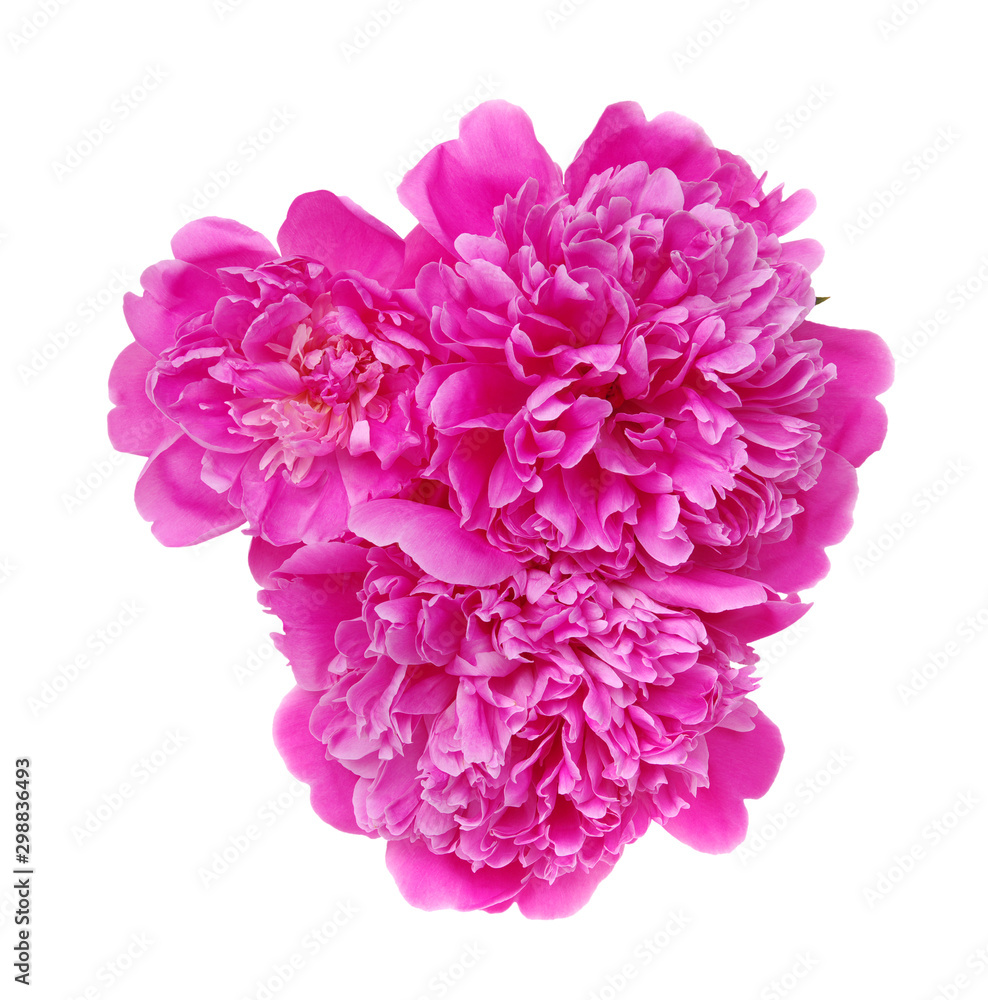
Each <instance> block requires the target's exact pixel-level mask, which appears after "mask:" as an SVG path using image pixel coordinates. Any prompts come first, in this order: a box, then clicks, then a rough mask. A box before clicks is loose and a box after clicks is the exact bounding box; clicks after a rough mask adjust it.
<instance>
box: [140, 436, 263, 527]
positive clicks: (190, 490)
mask: <svg viewBox="0 0 988 1000" xmlns="http://www.w3.org/2000/svg"><path fill="white" fill-rule="evenodd" d="M202 456H203V449H202V448H201V446H199V445H197V444H196V443H195V442H194V441H192V440H191V438H188V437H186V436H185V435H184V434H180V435H179V436H178V437H176V438H175V439H174V440H173V441H170V442H169V441H168V440H167V439H166V440H165V441H164V442H162V444H161V446H159V448H158V449H157V450H156V451H155V452H154V454H153V455H152V456H151V457H150V458H149V459H148V461H147V463H146V464H145V466H144V469H143V471H142V472H141V475H140V478H139V479H138V480H137V487H136V489H135V490H134V499H135V500H136V502H137V509H138V511H139V512H140V515H141V517H143V518H144V520H145V521H151V522H153V524H152V528H151V531H152V532H153V534H154V537H155V538H157V539H158V541H159V542H161V543H162V545H195V544H196V543H197V542H204V541H206V540H207V539H209V538H214V537H215V536H216V535H222V534H223V533H224V532H226V531H229V530H230V529H231V528H236V527H237V526H238V525H241V524H243V523H244V515H243V513H242V512H241V511H240V510H238V509H237V508H236V507H233V506H232V505H231V504H230V503H229V502H228V501H227V499H226V497H225V496H224V495H223V494H221V493H215V492H214V491H213V490H211V489H210V488H209V487H208V486H207V485H206V484H205V483H204V482H203V481H202V479H201V478H200V476H199V473H200V470H201V467H202Z"/></svg>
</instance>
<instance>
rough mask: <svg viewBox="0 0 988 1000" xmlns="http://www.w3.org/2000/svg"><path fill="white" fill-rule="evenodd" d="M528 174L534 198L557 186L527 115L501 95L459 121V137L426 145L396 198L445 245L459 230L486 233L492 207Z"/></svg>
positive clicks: (556, 173)
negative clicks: (534, 186) (535, 192)
mask: <svg viewBox="0 0 988 1000" xmlns="http://www.w3.org/2000/svg"><path fill="white" fill-rule="evenodd" d="M530 178H535V180H536V181H538V184H539V200H540V201H541V202H543V203H544V204H548V203H549V202H551V201H552V200H553V199H554V198H555V197H556V196H557V195H559V194H560V193H561V192H562V177H561V174H560V170H559V167H557V166H556V164H555V163H553V161H552V159H551V158H550V156H549V154H548V153H547V152H546V151H545V150H544V149H543V148H542V146H541V144H540V143H539V141H538V139H536V138H535V130H534V128H533V127H532V122H531V119H530V118H529V117H528V115H526V114H525V112H524V111H522V109H521V108H518V107H515V106H514V105H513V104H508V103H507V102H506V101H486V102H485V103H484V104H481V105H480V107H478V108H476V109H475V110H474V111H471V112H470V113H469V114H468V115H466V116H465V117H464V118H462V119H461V121H460V137H459V138H458V139H453V140H451V141H449V142H444V143H441V144H440V145H438V146H436V147H435V148H434V149H432V150H430V151H429V152H428V153H426V154H425V156H423V157H422V159H421V160H420V161H419V163H417V164H416V165H415V166H414V167H413V168H412V169H411V170H410V171H409V172H408V173H407V174H405V178H404V180H403V181H402V182H401V184H400V185H399V187H398V197H399V199H400V200H401V203H402V204H403V205H404V206H405V207H406V208H407V209H409V210H410V211H411V212H412V214H413V215H414V216H415V217H416V218H417V219H418V220H419V222H421V223H422V225H423V226H424V227H425V228H426V229H427V230H428V231H429V232H430V233H431V234H432V235H433V236H434V237H435V238H436V239H437V240H438V241H439V242H440V243H441V244H442V245H443V246H444V247H445V248H446V249H447V250H453V244H454V242H455V240H456V238H457V236H459V235H460V234H461V233H475V234H477V235H479V236H490V235H491V234H492V233H493V232H494V209H495V208H497V207H498V205H501V204H503V203H504V200H505V198H507V197H509V196H510V197H514V196H515V195H517V194H518V191H519V190H520V188H521V187H522V185H523V184H524V183H525V182H526V181H527V180H529V179H530Z"/></svg>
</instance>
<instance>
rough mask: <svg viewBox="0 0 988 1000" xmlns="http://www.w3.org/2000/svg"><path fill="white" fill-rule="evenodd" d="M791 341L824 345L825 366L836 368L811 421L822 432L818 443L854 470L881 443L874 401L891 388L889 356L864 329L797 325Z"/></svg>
mask: <svg viewBox="0 0 988 1000" xmlns="http://www.w3.org/2000/svg"><path fill="white" fill-rule="evenodd" d="M795 336H798V337H801V338H803V339H805V340H810V339H813V340H820V341H822V343H823V349H822V350H821V352H820V355H821V357H822V358H823V362H824V364H833V365H834V366H836V368H837V377H836V378H835V379H834V380H833V381H832V382H829V383H828V384H827V388H826V392H825V393H824V395H823V398H822V399H821V400H820V405H819V408H818V409H817V412H816V414H815V415H814V419H815V420H816V421H817V422H818V423H819V424H820V429H821V430H822V431H823V436H822V438H821V444H823V445H824V446H825V447H827V448H829V449H830V450H831V451H836V452H837V453H838V454H839V455H843V456H844V458H846V459H847V460H848V461H849V462H850V463H851V465H853V466H855V467H857V466H859V465H860V464H861V463H862V462H863V461H864V460H865V459H866V458H867V457H868V456H869V455H871V454H872V453H873V452H876V451H878V449H879V448H880V447H881V446H882V441H884V440H885V431H886V425H887V419H886V415H885V407H884V406H882V404H881V403H879V402H878V401H877V400H876V399H875V396H877V395H879V394H881V393H883V392H885V390H886V389H888V388H889V386H890V385H891V384H892V377H893V374H894V368H895V366H894V362H893V360H892V352H891V351H890V350H889V348H888V345H887V344H886V343H885V341H884V340H882V339H881V337H878V336H876V335H875V334H874V333H871V332H869V331H868V330H844V329H841V328H840V327H836V326H823V325H822V324H821V323H812V322H810V321H809V320H807V321H805V322H804V323H802V324H800V326H799V328H798V329H797V330H796V331H795Z"/></svg>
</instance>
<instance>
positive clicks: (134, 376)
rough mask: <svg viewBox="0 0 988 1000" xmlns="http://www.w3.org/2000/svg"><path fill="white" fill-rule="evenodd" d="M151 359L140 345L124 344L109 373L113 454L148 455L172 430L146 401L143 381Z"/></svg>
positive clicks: (151, 364) (152, 405)
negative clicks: (115, 451)
mask: <svg viewBox="0 0 988 1000" xmlns="http://www.w3.org/2000/svg"><path fill="white" fill-rule="evenodd" d="M154 363H155V358H154V355H153V354H151V353H150V352H148V351H146V350H144V348H143V347H141V345H140V344H128V345H127V346H126V347H125V348H124V349H123V350H122V351H121V352H120V354H119V355H117V360H116V361H114V363H113V368H111V369H110V402H112V403H115V404H116V405H115V407H114V408H113V409H112V410H110V412H109V414H108V415H107V428H108V430H109V433H110V441H111V442H112V443H113V447H114V448H116V449H117V451H126V452H128V453H130V454H131V455H144V456H148V455H150V454H151V453H152V452H153V451H154V450H155V448H157V447H158V446H159V445H160V444H161V442H162V441H163V440H164V439H165V438H166V437H169V438H170V437H172V436H174V434H175V432H176V431H177V428H176V426H175V425H174V424H173V423H172V422H171V421H170V420H169V419H168V418H167V417H166V416H165V415H164V414H163V413H162V412H161V411H160V410H159V409H158V408H157V407H156V406H155V405H154V403H152V402H151V400H150V399H149V398H148V394H147V389H146V388H145V387H146V385H147V377H148V372H149V371H150V370H151V369H152V368H153V367H154Z"/></svg>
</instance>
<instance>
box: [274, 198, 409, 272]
mask: <svg viewBox="0 0 988 1000" xmlns="http://www.w3.org/2000/svg"><path fill="white" fill-rule="evenodd" d="M278 245H279V246H280V247H281V252H282V253H283V254H284V255H285V256H290V255H294V254H300V255H303V256H306V257H313V258H315V259H316V260H318V261H321V262H322V263H323V264H325V265H326V267H328V268H329V269H330V271H332V272H334V273H335V272H337V271H359V272H360V273H361V274H363V275H366V276H367V277H369V278H373V279H374V280H375V281H379V282H381V284H383V285H391V284H392V282H393V281H394V279H395V278H396V277H397V276H398V272H399V271H400V270H401V266H402V263H403V262H404V259H405V243H404V240H402V238H401V237H400V236H399V235H398V234H397V233H396V232H394V230H392V229H390V228H389V227H388V226H386V225H385V224H384V223H383V222H381V221H380V220H379V219H375V218H374V216H373V215H371V214H370V213H369V212H365V211H364V210H363V209H362V208H361V207H360V206H359V205H357V204H355V203H354V202H352V201H351V200H350V199H349V198H339V197H337V196H336V195H335V194H332V193H331V192H329V191H310V192H309V193H308V194H303V195H300V196H299V197H298V198H296V199H295V200H294V201H293V202H292V204H291V207H290V208H289V209H288V217H287V218H286V219H285V222H284V225H282V227H281V229H280V230H279V232H278Z"/></svg>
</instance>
